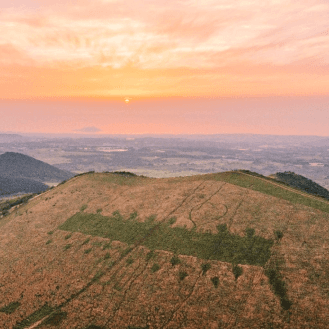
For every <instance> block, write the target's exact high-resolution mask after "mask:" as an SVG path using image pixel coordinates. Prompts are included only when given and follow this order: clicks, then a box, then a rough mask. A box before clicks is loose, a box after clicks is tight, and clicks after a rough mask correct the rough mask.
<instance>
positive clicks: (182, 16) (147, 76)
mask: <svg viewBox="0 0 329 329" xmlns="http://www.w3.org/2000/svg"><path fill="white" fill-rule="evenodd" d="M328 13H329V4H328V3H325V2H323V1H322V0H302V1H299V2H295V1H283V0H275V1H274V0H271V1H270V0H269V1H265V2H264V1H260V0H255V1H252V2H250V1H246V0H241V1H239V2H236V3H234V2H232V1H228V0H204V1H194V0H183V1H173V0H166V1H163V0H160V1H157V2H153V1H149V0H143V1H141V2H138V3H137V2H135V1H132V0H93V1H91V0H80V1H76V2H67V1H62V0H57V1H52V0H47V1H32V0H14V1H11V2H10V3H4V2H2V3H1V4H0V30H1V36H0V114H1V122H0V131H20V132H23V133H26V132H33V133H66V134H67V133H74V132H84V131H86V132H88V131H89V132H90V133H93V132H95V133H103V134H174V135H176V134H228V133H229V134H232V133H233V134H235V133H244V134H245V133H248V134H249V133H251V134H274V135H319V136H328V134H329V133H328V132H329V111H328V109H329V71H328V68H329V65H328V64H329V61H328V59H329V46H328V45H329V42H328V41H329V39H328V38H329V30H328Z"/></svg>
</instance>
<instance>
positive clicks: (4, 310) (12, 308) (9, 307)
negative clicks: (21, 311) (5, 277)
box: [0, 302, 21, 314]
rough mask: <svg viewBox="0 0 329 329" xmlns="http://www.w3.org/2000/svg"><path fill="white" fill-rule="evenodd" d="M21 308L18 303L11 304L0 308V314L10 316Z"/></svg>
mask: <svg viewBox="0 0 329 329" xmlns="http://www.w3.org/2000/svg"><path fill="white" fill-rule="evenodd" d="M20 306H21V303H20V302H12V303H10V304H8V305H6V306H4V307H2V308H0V312H2V313H6V314H11V313H14V312H15V311H16V310H17V309H18V308H19V307H20Z"/></svg>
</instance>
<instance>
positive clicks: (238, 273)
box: [232, 264, 243, 280]
mask: <svg viewBox="0 0 329 329" xmlns="http://www.w3.org/2000/svg"><path fill="white" fill-rule="evenodd" d="M232 271H233V274H234V277H235V280H237V279H238V277H239V276H241V275H242V273H243V268H242V267H241V266H239V265H236V264H234V265H233V267H232Z"/></svg>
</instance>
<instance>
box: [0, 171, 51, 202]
mask: <svg viewBox="0 0 329 329" xmlns="http://www.w3.org/2000/svg"><path fill="white" fill-rule="evenodd" d="M47 188H48V186H47V185H46V184H43V183H40V182H37V181H35V180H32V179H28V178H7V177H1V176H0V197H1V196H4V195H11V194H17V193H20V192H21V193H39V192H43V191H45V190H47Z"/></svg>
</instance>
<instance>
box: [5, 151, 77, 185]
mask: <svg viewBox="0 0 329 329" xmlns="http://www.w3.org/2000/svg"><path fill="white" fill-rule="evenodd" d="M0 176H2V177H6V178H15V179H16V178H28V179H32V180H35V181H38V182H61V181H63V180H67V179H69V178H71V177H73V176H74V174H72V173H71V172H69V171H64V170H61V169H58V168H56V167H54V166H51V165H49V164H47V163H45V162H42V161H39V160H36V159H34V158H32V157H30V156H27V155H25V154H21V153H14V152H6V153H4V154H1V155H0Z"/></svg>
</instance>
